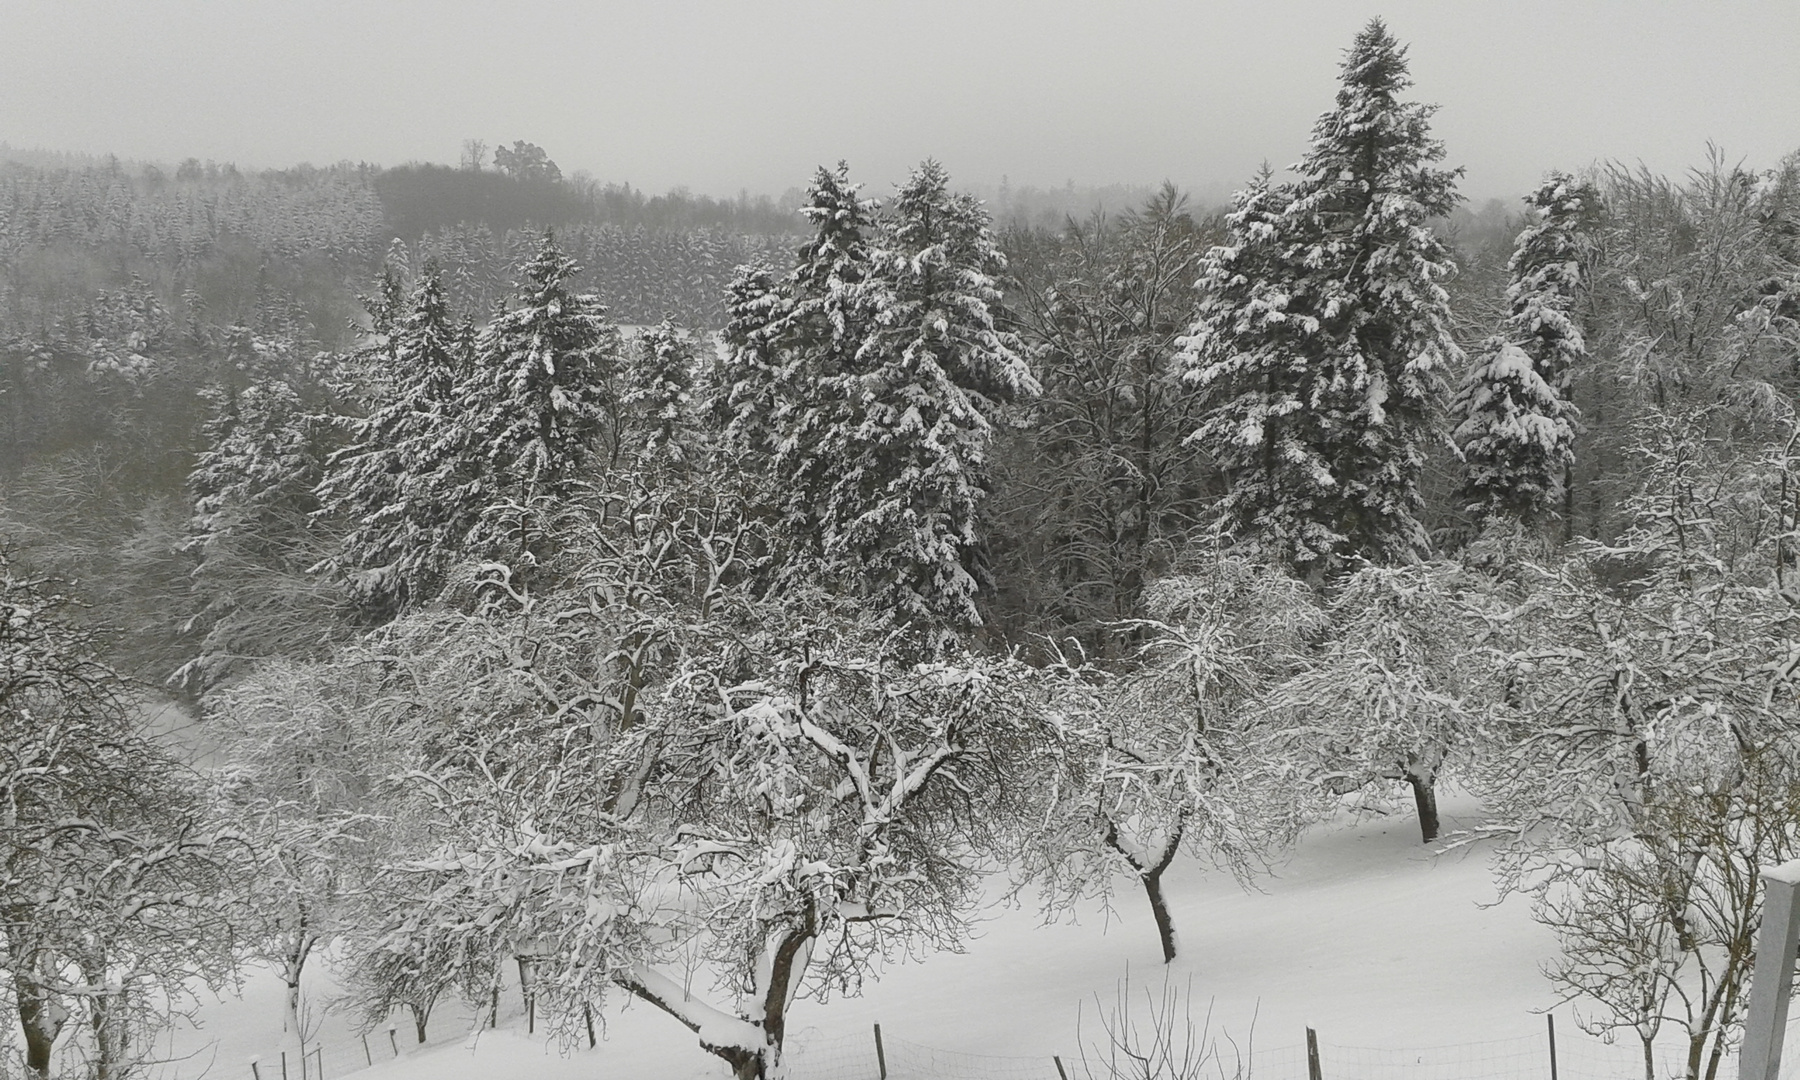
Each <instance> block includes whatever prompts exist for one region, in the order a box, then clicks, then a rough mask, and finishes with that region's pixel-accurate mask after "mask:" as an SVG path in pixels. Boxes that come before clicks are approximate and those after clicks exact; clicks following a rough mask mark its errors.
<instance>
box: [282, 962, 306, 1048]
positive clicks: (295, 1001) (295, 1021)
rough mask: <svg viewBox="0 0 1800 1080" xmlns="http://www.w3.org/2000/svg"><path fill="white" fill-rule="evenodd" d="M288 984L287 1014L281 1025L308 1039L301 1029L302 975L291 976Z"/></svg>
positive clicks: (301, 1037) (297, 1037) (304, 1039)
mask: <svg viewBox="0 0 1800 1080" xmlns="http://www.w3.org/2000/svg"><path fill="white" fill-rule="evenodd" d="M289 980H290V981H289V982H288V984H287V1015H286V1016H285V1017H283V1018H282V1021H281V1026H282V1028H283V1029H285V1030H287V1031H291V1032H293V1033H294V1038H296V1039H299V1040H301V1041H302V1042H304V1041H306V1033H305V1032H303V1031H301V1030H300V976H299V975H298V974H294V975H291V976H289Z"/></svg>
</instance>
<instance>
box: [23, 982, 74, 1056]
mask: <svg viewBox="0 0 1800 1080" xmlns="http://www.w3.org/2000/svg"><path fill="white" fill-rule="evenodd" d="M13 987H14V997H15V998H16V999H17V1001H18V1003H19V1027H20V1028H21V1029H22V1030H23V1032H24V1035H25V1071H26V1072H27V1073H28V1074H30V1075H31V1076H35V1077H38V1078H40V1080H49V1076H50V1050H51V1048H52V1047H53V1046H55V1045H56V1036H57V1035H58V1034H60V1033H61V1032H62V1027H63V1023H64V1022H65V1021H67V1020H68V1018H69V1014H68V1010H66V1009H64V1008H63V1007H62V1006H61V1004H60V1003H58V1002H57V1001H56V1000H54V999H53V998H51V996H50V992H49V991H48V990H46V989H45V988H44V987H42V986H40V985H38V984H37V983H36V982H34V981H32V980H31V979H28V978H20V977H18V976H14V978H13Z"/></svg>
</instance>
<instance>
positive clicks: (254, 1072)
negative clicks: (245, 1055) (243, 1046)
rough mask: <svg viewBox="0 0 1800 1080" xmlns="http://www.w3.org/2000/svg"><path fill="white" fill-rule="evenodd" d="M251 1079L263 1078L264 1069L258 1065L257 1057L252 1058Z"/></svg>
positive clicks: (258, 1079)
mask: <svg viewBox="0 0 1800 1080" xmlns="http://www.w3.org/2000/svg"><path fill="white" fill-rule="evenodd" d="M250 1080H262V1070H261V1069H259V1068H257V1067H256V1059H255V1058H251V1059H250Z"/></svg>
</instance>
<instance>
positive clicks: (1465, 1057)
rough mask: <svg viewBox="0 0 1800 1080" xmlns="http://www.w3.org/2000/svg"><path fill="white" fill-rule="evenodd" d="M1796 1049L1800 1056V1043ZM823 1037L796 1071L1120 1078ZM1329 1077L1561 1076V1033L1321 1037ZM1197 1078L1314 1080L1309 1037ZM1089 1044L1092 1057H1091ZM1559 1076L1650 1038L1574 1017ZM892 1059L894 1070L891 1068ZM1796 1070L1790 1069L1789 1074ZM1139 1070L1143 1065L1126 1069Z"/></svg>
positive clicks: (1670, 1051)
mask: <svg viewBox="0 0 1800 1080" xmlns="http://www.w3.org/2000/svg"><path fill="white" fill-rule="evenodd" d="M1789 1046H1790V1052H1789V1053H1788V1054H1787V1055H1784V1056H1785V1057H1787V1059H1788V1060H1790V1061H1795V1062H1796V1064H1800V1060H1797V1059H1800V1050H1794V1049H1792V1044H1791V1043H1790V1044H1789ZM876 1047H877V1043H876V1039H875V1036H874V1034H873V1033H872V1032H871V1033H869V1034H860V1035H837V1036H831V1037H829V1038H819V1037H813V1036H810V1035H802V1036H800V1037H799V1038H798V1039H797V1040H796V1041H795V1042H793V1043H792V1044H790V1046H789V1047H788V1050H787V1054H786V1060H787V1065H788V1076H789V1078H790V1080H1111V1076H1112V1074H1111V1073H1110V1072H1109V1071H1108V1069H1107V1066H1106V1062H1105V1060H1104V1057H1105V1055H1106V1054H1107V1051H1108V1047H1107V1046H1106V1045H1105V1044H1104V1042H1102V1043H1101V1044H1099V1045H1090V1046H1086V1047H1082V1048H1080V1049H1079V1050H1077V1051H1076V1052H1075V1053H1074V1054H1073V1055H1067V1054H1065V1055H1064V1056H1062V1057H1061V1058H1060V1059H1059V1058H1057V1057H1054V1056H1052V1055H1050V1054H1036V1055H1010V1056H1009V1055H994V1054H977V1053H969V1052H966V1051H960V1050H948V1049H943V1048H940V1047H933V1046H929V1045H926V1044H924V1043H918V1042H913V1041H912V1040H909V1039H906V1038H903V1037H899V1036H896V1035H894V1034H893V1033H892V1032H891V1031H887V1032H883V1033H882V1035H881V1049H882V1051H883V1052H882V1053H881V1054H879V1055H878V1053H877V1048H876ZM1318 1047H1319V1066H1320V1073H1319V1075H1320V1077H1321V1080H1552V1065H1551V1038H1550V1034H1549V1032H1548V1030H1547V1031H1546V1032H1545V1034H1541V1035H1521V1036H1517V1037H1515V1038H1509V1039H1489V1040H1483V1041H1476V1042H1466V1043H1447V1044H1443V1045H1438V1046H1422V1047H1410V1048H1405V1047H1372V1046H1358V1045H1353V1044H1346V1043H1337V1042H1333V1041H1331V1040H1330V1039H1328V1038H1326V1037H1325V1036H1320V1037H1319V1040H1318ZM1210 1049H1211V1050H1212V1051H1213V1052H1212V1053H1211V1054H1210V1055H1208V1057H1207V1059H1206V1060H1205V1062H1204V1064H1203V1065H1202V1066H1201V1067H1200V1068H1199V1069H1197V1070H1196V1072H1195V1073H1194V1080H1309V1065H1308V1054H1307V1045H1306V1043H1305V1042H1303V1041H1296V1042H1293V1043H1284V1044H1281V1045H1277V1046H1262V1045H1257V1046H1255V1047H1253V1048H1250V1049H1247V1050H1246V1049H1243V1048H1240V1047H1237V1046H1234V1045H1233V1044H1232V1043H1230V1042H1229V1041H1228V1040H1224V1039H1218V1040H1215V1041H1214V1042H1213V1043H1212V1044H1211V1047H1210ZM1084 1053H1085V1055H1086V1057H1085V1058H1084V1057H1083V1054H1084ZM1555 1055H1556V1064H1555V1073H1554V1076H1555V1080H1642V1077H1643V1075H1644V1064H1643V1046H1642V1044H1641V1043H1640V1042H1638V1040H1637V1039H1636V1038H1635V1037H1632V1036H1631V1035H1630V1033H1629V1032H1626V1033H1622V1034H1621V1035H1620V1037H1619V1038H1617V1039H1616V1040H1615V1041H1613V1042H1611V1043H1608V1042H1606V1041H1605V1040H1603V1039H1601V1038H1598V1037H1595V1036H1592V1035H1588V1034H1587V1033H1585V1032H1582V1031H1580V1030H1579V1029H1578V1028H1575V1026H1574V1025H1572V1024H1571V1025H1566V1026H1565V1027H1563V1028H1560V1029H1557V1030H1556V1034H1555ZM1655 1058H1656V1066H1657V1068H1656V1075H1657V1076H1658V1077H1659V1078H1668V1077H1679V1076H1682V1075H1684V1072H1685V1064H1686V1050H1685V1046H1678V1045H1676V1044H1675V1043H1674V1042H1673V1041H1672V1040H1662V1041H1660V1042H1659V1044H1658V1045H1657V1046H1656V1048H1655ZM884 1066H885V1071H884V1068H883V1067H884ZM1785 1072H1786V1070H1785V1069H1784V1074H1785ZM1121 1075H1125V1076H1136V1075H1138V1073H1136V1072H1128V1073H1122V1074H1121ZM1718 1075H1719V1078H1720V1080H1734V1078H1735V1077H1736V1076H1737V1055H1736V1053H1735V1047H1734V1048H1733V1050H1732V1052H1729V1053H1728V1054H1727V1055H1726V1058H1725V1061H1724V1062H1723V1063H1722V1064H1721V1066H1720V1069H1719V1074H1718Z"/></svg>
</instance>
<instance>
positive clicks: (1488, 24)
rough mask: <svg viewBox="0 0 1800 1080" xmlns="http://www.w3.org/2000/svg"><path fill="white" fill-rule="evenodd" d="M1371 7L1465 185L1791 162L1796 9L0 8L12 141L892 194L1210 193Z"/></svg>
mask: <svg viewBox="0 0 1800 1080" xmlns="http://www.w3.org/2000/svg"><path fill="white" fill-rule="evenodd" d="M1377 14H1379V15H1381V16H1383V17H1384V18H1386V19H1387V21H1388V24H1389V26H1390V28H1391V29H1392V30H1393V32H1394V33H1395V35H1396V36H1398V37H1399V38H1400V39H1401V40H1402V41H1405V42H1407V43H1409V44H1410V46H1411V50H1412V52H1411V55H1412V62H1413V64H1412V70H1413V75H1414V78H1415V79H1416V81H1417V86H1416V88H1415V96H1416V97H1417V98H1419V99H1421V100H1426V101H1435V102H1437V103H1438V104H1440V105H1441V106H1442V110H1441V111H1440V112H1439V113H1438V117H1437V132H1438V134H1439V136H1440V137H1441V138H1443V140H1444V141H1445V143H1446V144H1447V148H1448V151H1449V154H1448V160H1449V162H1450V163H1451V164H1460V165H1464V166H1466V167H1467V169H1468V178H1467V181H1466V182H1465V185H1464V191H1465V192H1466V193H1467V194H1469V195H1470V196H1472V197H1474V198H1477V199H1480V198H1486V197H1489V196H1494V195H1506V196H1511V195H1514V194H1518V193H1521V192H1522V191H1524V190H1525V189H1526V188H1527V187H1529V186H1530V185H1531V184H1532V183H1533V182H1534V181H1535V180H1536V179H1537V178H1538V176H1539V175H1541V173H1542V172H1543V171H1544V170H1545V169H1547V168H1551V167H1570V168H1578V167H1581V166H1584V165H1587V164H1589V163H1591V162H1593V161H1596V160H1601V159H1609V158H1616V159H1623V160H1626V161H1633V162H1635V161H1637V160H1640V159H1641V160H1643V161H1644V162H1646V163H1647V164H1649V165H1651V166H1652V167H1653V168H1657V169H1661V170H1679V169H1682V168H1685V167H1687V166H1689V165H1692V164H1695V163H1697V162H1699V161H1700V160H1701V159H1702V158H1703V156H1704V153H1705V143H1706V141H1707V140H1708V139H1711V140H1713V141H1715V142H1717V143H1719V144H1720V145H1721V146H1722V147H1723V148H1724V150H1725V151H1726V153H1727V155H1728V156H1729V157H1730V158H1731V159H1733V160H1736V159H1740V158H1742V159H1744V160H1746V161H1747V162H1748V163H1749V164H1751V165H1755V166H1766V165H1771V164H1773V163H1774V162H1775V161H1776V160H1778V159H1779V158H1780V157H1781V156H1782V155H1784V154H1786V153H1788V152H1791V151H1793V150H1796V149H1800V2H1796V0H1763V2H1747V0H1744V2H1738V0H1688V2H1680V3H1677V2H1656V0H1559V2H1542V0H1532V2H1517V0H1514V2H1507V3H1497V2H1495V3H1476V2H1462V0H1405V2H1401V0H1388V2H1385V3H1365V2H1362V0H1288V2H1263V3H1252V2H1219V0H1185V2H1167V3H1163V2H1155V3H1153V2H1138V3H1082V2H1076V0H1044V2H1023V0H1018V2H1012V3H998V2H984V0H962V2H940V0H861V2H857V0H838V2H829V3H828V2H822V0H756V2H724V0H715V2H709V3H697V2H685V0H658V2H651V0H643V2H637V3H549V2H513V3H506V4H490V3H475V2H465V0H408V2H398V0H311V2H307V3H297V2H286V3H275V2H266V0H152V2H142V0H115V2H106V3H97V2H82V0H43V2H21V0H0V27H3V28H4V33H3V35H0V50H3V52H0V57H3V61H0V139H4V140H5V141H7V142H9V143H11V144H12V145H14V146H17V147H42V148H45V149H56V150H72V151H81V152H88V153H103V152H113V153H117V154H119V155H121V156H123V157H129V158H144V159H151V160H165V161H174V160H179V159H180V158H183V157H187V156H195V157H200V158H203V159H204V158H212V159H216V160H219V161H228V160H229V161H236V162H239V163H241V164H245V165H257V166H266V165H275V166H280V165H289V164H293V163H296V162H300V161H312V162H315V163H325V162H331V161H337V160H343V159H351V160H367V161H372V162H378V163H382V164H396V163H399V162H402V161H407V160H427V161H439V162H449V163H453V162H455V161H456V159H457V156H458V154H459V151H460V146H461V143H462V140H463V139H465V138H471V137H474V138H481V139H485V140H486V141H488V142H489V143H493V142H496V141H500V140H505V141H508V142H510V141H511V140H513V139H526V140H528V141H531V142H536V143H538V144H540V145H542V146H543V147H544V148H545V149H546V150H548V151H549V153H550V156H551V157H552V158H554V159H556V161H557V162H558V163H559V164H561V166H562V167H563V170H564V171H565V172H573V171H575V170H577V169H586V170H588V171H589V172H591V173H593V174H594V175H595V176H597V177H599V178H600V179H602V180H622V181H629V182H631V183H633V184H635V185H637V186H640V187H644V188H648V189H650V190H652V191H660V190H665V189H667V188H669V187H671V186H674V185H677V184H685V185H687V186H689V187H691V188H692V189H694V190H695V191H700V192H708V193H716V194H730V193H735V192H736V191H738V190H739V189H740V188H743V189H748V190H750V191H752V192H779V191H782V190H784V189H786V188H787V187H789V186H794V185H800V184H803V183H804V182H805V180H806V178H807V177H808V175H809V174H810V172H811V169H812V167H813V166H814V165H816V164H819V163H821V162H827V161H835V160H837V159H838V158H846V159H848V160H849V162H850V164H851V169H852V172H853V175H855V176H856V177H857V178H859V179H863V180H866V181H868V182H869V186H870V188H871V190H874V191H885V190H887V188H888V185H889V184H890V183H891V182H892V181H894V180H896V179H899V178H900V177H902V176H903V175H904V173H905V171H906V170H907V168H908V167H909V166H910V165H912V164H913V163H916V162H917V161H918V160H919V159H921V158H923V157H926V156H928V155H929V156H935V157H937V158H939V159H940V160H942V161H943V162H944V163H945V165H946V166H947V167H948V168H949V169H950V171H951V174H952V176H953V177H955V178H956V179H958V180H960V181H963V182H966V183H971V184H992V183H996V182H998V181H999V180H1000V178H1001V177H1002V176H1008V177H1010V179H1011V180H1012V182H1013V183H1014V184H1037V185H1040V186H1045V185H1058V184H1061V183H1063V182H1064V181H1065V180H1071V179H1072V180H1074V181H1075V182H1077V183H1082V184H1087V183H1095V184H1104V183H1113V182H1124V183H1153V182H1156V181H1159V180H1161V179H1163V178H1164V177H1169V178H1173V179H1175V180H1176V181H1178V182H1180V183H1182V184H1184V185H1191V186H1196V187H1198V188H1200V189H1201V190H1202V191H1206V190H1207V189H1220V190H1222V189H1224V188H1227V187H1230V186H1235V185H1236V184H1237V183H1239V182H1240V181H1241V180H1243V179H1244V178H1245V177H1246V176H1247V175H1248V174H1249V173H1250V172H1251V171H1252V170H1253V169H1254V168H1255V167H1256V165H1257V164H1258V163H1259V162H1260V161H1262V160H1263V159H1265V158H1266V159H1268V160H1269V161H1270V162H1271V163H1273V164H1275V165H1276V166H1278V167H1280V166H1284V165H1287V164H1289V163H1290V162H1292V161H1293V160H1295V159H1296V158H1297V157H1298V156H1299V154H1300V152H1301V151H1302V149H1303V147H1304V144H1305V139H1306V135H1307V132H1308V130H1309V128H1310V126H1311V124H1312V121H1313V119H1314V118H1315V117H1316V116H1317V115H1318V113H1320V112H1321V111H1323V110H1324V109H1326V108H1327V107H1329V105H1330V103H1331V94H1332V89H1333V83H1334V80H1335V77H1336V74H1337V63H1338V59H1339V56H1340V53H1341V51H1342V49H1343V48H1344V47H1345V46H1346V45H1348V44H1349V42H1350V39H1351V36H1352V35H1353V34H1354V33H1355V31H1356V29H1357V28H1358V27H1359V26H1361V25H1362V24H1363V23H1364V22H1365V21H1366V20H1367V19H1368V18H1369V17H1370V16H1372V15H1377Z"/></svg>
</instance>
